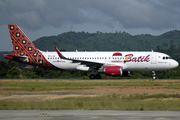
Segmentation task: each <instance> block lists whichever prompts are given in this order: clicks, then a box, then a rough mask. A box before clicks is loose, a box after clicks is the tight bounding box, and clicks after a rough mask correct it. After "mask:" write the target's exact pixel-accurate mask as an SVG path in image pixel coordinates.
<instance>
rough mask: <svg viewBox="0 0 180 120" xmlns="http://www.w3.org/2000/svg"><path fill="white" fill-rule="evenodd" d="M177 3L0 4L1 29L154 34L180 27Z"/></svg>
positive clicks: (48, 0)
mask: <svg viewBox="0 0 180 120" xmlns="http://www.w3.org/2000/svg"><path fill="white" fill-rule="evenodd" d="M179 4H180V1H178V0H149V1H147V0H28V1H27V0H14V1H12V0H0V25H4V24H9V23H16V24H18V25H20V26H23V27H26V28H28V29H31V30H39V29H42V28H43V27H45V26H53V27H61V28H62V27H67V26H70V27H73V26H75V25H76V26H77V25H79V24H86V23H87V24H94V25H95V26H96V25H98V24H100V25H104V26H107V27H110V28H113V27H114V26H117V25H118V26H119V27H123V28H126V29H134V28H149V29H154V30H161V29H169V28H176V27H179V25H180V9H179Z"/></svg>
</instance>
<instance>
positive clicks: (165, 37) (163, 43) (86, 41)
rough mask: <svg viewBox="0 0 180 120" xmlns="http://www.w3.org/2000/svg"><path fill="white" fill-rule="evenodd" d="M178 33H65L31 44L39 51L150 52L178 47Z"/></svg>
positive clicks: (179, 33) (179, 35)
mask: <svg viewBox="0 0 180 120" xmlns="http://www.w3.org/2000/svg"><path fill="white" fill-rule="evenodd" d="M179 39H180V31H179V30H173V31H169V32H166V33H164V34H162V35H159V36H152V35H149V34H141V35H135V36H133V35H130V34H128V33H126V32H116V33H102V32H97V33H88V32H73V31H71V32H67V33H62V34H59V35H57V36H49V37H41V38H39V39H37V40H36V41H34V42H33V43H34V44H35V45H36V46H37V48H39V49H40V50H44V51H46V50H49V51H54V46H56V47H58V48H59V49H65V50H67V51H74V50H76V49H77V50H88V51H129V50H132V51H150V50H151V49H153V50H156V49H157V46H159V48H161V49H168V48H170V46H171V44H174V45H176V47H178V46H179V45H180V41H179Z"/></svg>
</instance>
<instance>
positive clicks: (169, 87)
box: [163, 85, 180, 89]
mask: <svg viewBox="0 0 180 120" xmlns="http://www.w3.org/2000/svg"><path fill="white" fill-rule="evenodd" d="M163 88H166V89H180V86H179V85H170V86H166V87H163Z"/></svg>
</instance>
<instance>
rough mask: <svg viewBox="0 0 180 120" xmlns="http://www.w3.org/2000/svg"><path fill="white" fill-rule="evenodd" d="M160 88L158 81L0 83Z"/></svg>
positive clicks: (28, 85)
mask: <svg viewBox="0 0 180 120" xmlns="http://www.w3.org/2000/svg"><path fill="white" fill-rule="evenodd" d="M3 85H6V86H16V87H42V86H104V85H107V86H118V85H119V86H160V85H161V84H160V83H159V82H156V81H2V82H1V81H0V86H3Z"/></svg>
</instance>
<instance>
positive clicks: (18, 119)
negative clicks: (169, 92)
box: [0, 110, 180, 120]
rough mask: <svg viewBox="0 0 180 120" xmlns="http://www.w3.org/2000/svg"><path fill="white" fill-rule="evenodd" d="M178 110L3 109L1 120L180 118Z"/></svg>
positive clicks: (169, 119) (154, 119) (172, 119)
mask: <svg viewBox="0 0 180 120" xmlns="http://www.w3.org/2000/svg"><path fill="white" fill-rule="evenodd" d="M179 118H180V112H178V111H112V110H1V111H0V120H7V119H8V120H33V119H35V120H37V119H38V120H57V119H60V120H178V119H179Z"/></svg>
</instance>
